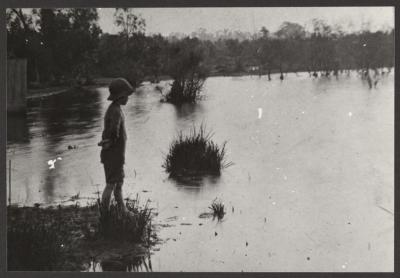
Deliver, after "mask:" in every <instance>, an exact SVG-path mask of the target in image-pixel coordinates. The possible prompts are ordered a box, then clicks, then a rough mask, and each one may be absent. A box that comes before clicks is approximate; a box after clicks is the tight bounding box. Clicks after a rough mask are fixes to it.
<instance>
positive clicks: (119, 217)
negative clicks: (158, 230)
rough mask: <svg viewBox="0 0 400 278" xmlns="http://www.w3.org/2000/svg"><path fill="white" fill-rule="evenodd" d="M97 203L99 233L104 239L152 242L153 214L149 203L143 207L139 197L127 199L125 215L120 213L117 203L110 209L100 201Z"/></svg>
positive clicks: (113, 203)
mask: <svg viewBox="0 0 400 278" xmlns="http://www.w3.org/2000/svg"><path fill="white" fill-rule="evenodd" d="M97 202H98V205H99V208H100V210H99V211H100V215H99V223H98V231H99V234H100V235H101V236H102V237H104V238H107V239H116V240H126V241H130V242H149V241H150V237H151V232H152V230H151V229H152V228H151V220H152V216H153V214H152V209H151V208H149V201H147V202H146V204H145V205H144V206H143V207H142V206H140V205H139V197H138V195H136V199H134V200H128V199H127V200H126V210H127V211H126V212H125V213H124V212H121V211H120V209H119V207H118V205H117V204H116V203H115V202H112V203H111V205H110V208H109V209H106V208H104V206H103V205H102V204H101V201H100V199H98V200H97Z"/></svg>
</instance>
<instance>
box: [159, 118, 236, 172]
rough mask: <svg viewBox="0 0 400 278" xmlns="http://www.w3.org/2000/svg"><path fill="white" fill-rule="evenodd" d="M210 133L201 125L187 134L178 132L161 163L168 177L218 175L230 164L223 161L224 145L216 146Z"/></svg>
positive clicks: (230, 163)
mask: <svg viewBox="0 0 400 278" xmlns="http://www.w3.org/2000/svg"><path fill="white" fill-rule="evenodd" d="M211 138H212V133H211V132H208V133H207V132H206V131H205V126H204V125H201V126H200V128H199V129H198V130H197V129H196V128H195V127H193V128H192V129H191V131H190V133H189V134H188V135H183V133H182V132H181V133H179V135H178V137H177V139H175V140H174V141H173V142H172V143H171V145H170V149H169V153H168V154H167V156H166V159H165V162H164V164H163V165H162V166H163V168H165V171H166V172H167V173H169V174H170V177H180V176H193V175H203V174H211V175H220V173H221V170H222V169H224V168H226V167H229V166H230V165H232V162H226V161H225V154H226V153H225V145H226V142H224V143H223V144H222V146H218V145H217V144H215V143H214V142H213V141H212V140H211Z"/></svg>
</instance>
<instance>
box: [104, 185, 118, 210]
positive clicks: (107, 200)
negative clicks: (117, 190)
mask: <svg viewBox="0 0 400 278" xmlns="http://www.w3.org/2000/svg"><path fill="white" fill-rule="evenodd" d="M114 187H115V183H107V184H106V188H104V191H103V195H102V196H101V203H102V205H103V207H105V208H107V209H108V208H109V207H110V200H111V194H112V192H113V190H114Z"/></svg>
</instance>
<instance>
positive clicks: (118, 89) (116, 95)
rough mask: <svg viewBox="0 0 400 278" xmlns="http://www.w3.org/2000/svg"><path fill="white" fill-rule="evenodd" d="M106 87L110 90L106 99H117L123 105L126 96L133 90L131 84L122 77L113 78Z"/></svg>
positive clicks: (125, 101)
mask: <svg viewBox="0 0 400 278" xmlns="http://www.w3.org/2000/svg"><path fill="white" fill-rule="evenodd" d="M108 89H109V91H110V96H109V97H108V100H110V101H118V103H119V104H122V105H125V104H126V103H127V102H128V97H129V96H130V95H131V94H132V93H133V91H134V89H133V87H132V85H131V84H129V82H128V81H127V80H126V79H124V78H117V79H114V80H113V81H112V82H111V83H110V86H109V87H108Z"/></svg>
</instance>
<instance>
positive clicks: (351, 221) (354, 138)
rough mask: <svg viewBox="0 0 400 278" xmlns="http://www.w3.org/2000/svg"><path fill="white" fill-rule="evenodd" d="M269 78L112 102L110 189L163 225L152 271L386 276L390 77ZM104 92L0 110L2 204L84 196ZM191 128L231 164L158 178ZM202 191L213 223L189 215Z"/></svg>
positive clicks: (98, 174) (390, 225)
mask: <svg viewBox="0 0 400 278" xmlns="http://www.w3.org/2000/svg"><path fill="white" fill-rule="evenodd" d="M278 78H279V77H278V76H277V75H276V76H275V75H274V76H273V79H274V80H273V81H271V82H269V81H268V79H267V77H261V78H259V77H256V76H253V77H251V76H245V77H212V78H209V79H207V81H206V83H205V87H204V94H205V95H206V98H205V99H204V100H202V101H200V102H198V103H197V104H188V105H183V106H181V107H177V106H174V105H171V104H168V103H161V102H160V94H159V93H158V92H157V91H156V90H155V89H154V87H155V85H151V84H147V85H144V86H142V87H141V88H140V89H138V91H137V92H136V93H135V94H134V95H132V97H131V99H130V101H129V103H128V104H127V105H126V106H125V107H123V110H124V113H125V117H126V127H127V132H128V143H127V154H126V159H127V161H126V167H125V172H126V182H125V185H124V187H123V190H124V194H125V195H126V196H131V197H134V196H135V195H136V193H139V195H140V197H141V200H142V201H143V202H144V201H145V200H146V199H148V198H149V199H151V201H152V206H153V207H154V208H156V209H157V211H158V212H159V215H158V216H157V218H156V221H157V223H159V224H163V225H164V227H162V228H161V229H160V231H159V237H160V238H161V239H163V240H164V241H165V242H164V243H163V244H160V245H158V246H156V247H157V248H156V249H155V250H153V255H152V256H151V263H152V270H153V271H296V272H297V271H299V272H301V271H333V272H335V271H377V272H380V271H393V267H394V261H393V260H394V216H393V212H394V80H393V74H392V75H390V76H387V77H385V78H383V79H382V80H381V81H380V82H379V83H378V86H377V88H373V89H369V87H368V85H367V83H365V82H363V81H362V80H361V79H360V78H359V77H357V76H356V74H355V73H353V74H352V76H351V77H346V76H342V77H340V78H339V80H336V79H335V78H331V79H329V78H318V79H312V78H310V77H308V74H306V73H303V74H300V75H299V76H296V75H295V74H289V75H288V76H287V78H286V80H284V81H283V82H280V81H279V80H278ZM166 83H168V82H163V83H162V85H165V84H166ZM107 96H108V90H107V88H100V89H96V90H94V91H93V92H87V91H82V92H74V93H71V94H64V95H57V96H52V97H49V98H46V99H43V100H34V101H32V102H31V103H30V104H29V109H28V113H27V115H26V117H11V116H9V118H8V146H7V159H10V160H11V162H12V166H11V168H12V171H11V173H12V175H11V181H12V190H11V198H12V202H13V203H19V204H23V205H32V204H34V203H36V202H39V203H40V202H44V203H54V202H59V201H63V200H66V199H68V198H69V197H71V196H72V195H76V194H78V193H79V194H80V195H79V196H80V197H83V198H94V197H96V191H98V190H102V189H103V186H104V173H103V168H102V165H101V164H100V158H99V152H100V148H99V147H98V146H97V142H99V140H100V137H101V132H102V128H103V120H102V117H103V115H104V113H105V110H106V108H107V105H108V104H109V102H108V101H107V100H106V98H107ZM201 123H205V124H206V126H207V127H208V128H209V129H211V130H212V131H214V133H215V135H214V137H213V140H214V141H215V142H216V143H218V144H222V143H223V142H224V141H227V145H226V149H227V160H228V161H232V162H233V163H234V165H233V166H231V167H229V168H227V169H225V170H224V171H223V172H222V174H221V176H220V177H219V178H204V179H203V180H192V181H174V180H172V179H169V178H168V175H167V174H166V173H165V172H164V169H163V168H162V167H161V165H162V164H163V162H164V158H165V155H166V153H167V152H168V147H169V145H170V143H171V142H172V140H173V139H174V137H175V136H176V134H177V132H179V131H184V132H185V131H189V130H190V128H192V127H193V125H195V126H197V127H198V126H199V125H200V124H201ZM68 146H71V147H74V146H76V148H72V149H68ZM57 158H61V160H60V159H58V160H57V161H56V162H55V168H54V169H49V165H48V161H49V160H53V159H57ZM7 165H8V163H7ZM7 172H8V171H7ZM216 197H217V198H219V199H221V200H222V201H223V202H224V204H225V207H226V209H227V214H226V215H225V217H224V220H223V221H222V222H218V221H216V220H212V218H199V215H200V214H201V213H203V212H208V211H209V209H208V207H209V206H210V205H211V203H212V201H213V200H214V199H215V198H216ZM88 201H90V200H87V199H81V200H80V202H81V204H82V205H84V204H85V203H86V202H88Z"/></svg>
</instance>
